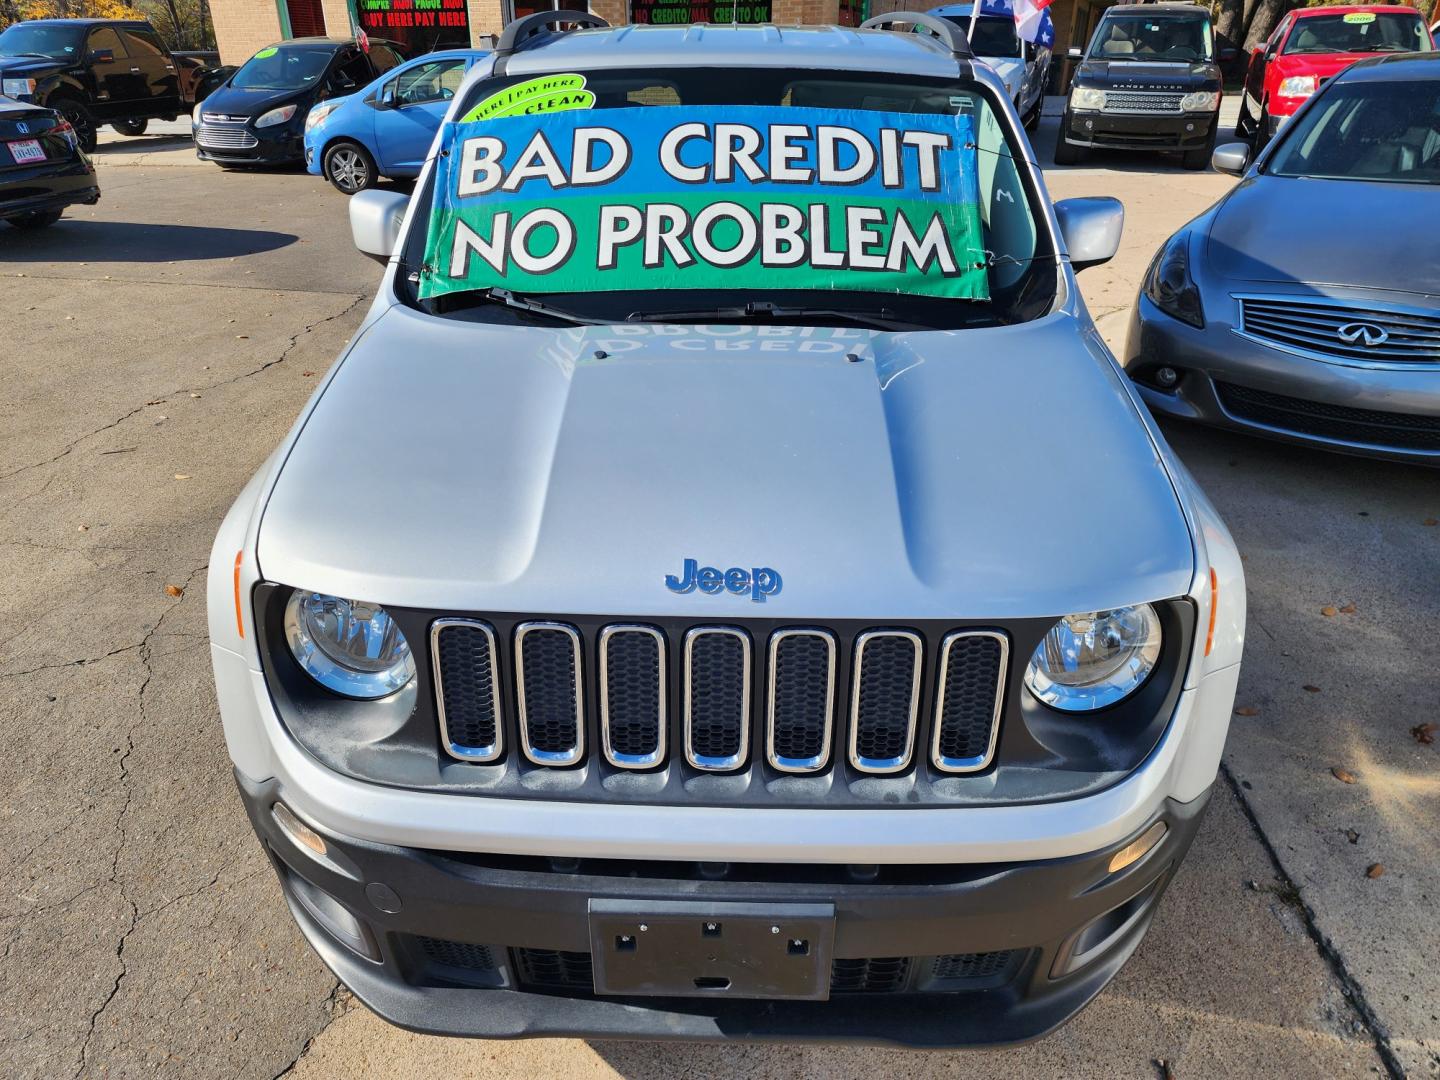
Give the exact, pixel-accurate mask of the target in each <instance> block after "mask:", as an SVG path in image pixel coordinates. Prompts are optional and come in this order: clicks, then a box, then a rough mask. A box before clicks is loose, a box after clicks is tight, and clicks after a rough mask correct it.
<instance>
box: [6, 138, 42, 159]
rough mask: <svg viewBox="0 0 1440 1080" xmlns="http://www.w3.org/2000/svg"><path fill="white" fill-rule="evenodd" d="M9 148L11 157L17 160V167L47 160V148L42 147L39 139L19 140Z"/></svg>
mask: <svg viewBox="0 0 1440 1080" xmlns="http://www.w3.org/2000/svg"><path fill="white" fill-rule="evenodd" d="M9 146H10V156H11V157H12V158H14V159H15V164H16V165H30V164H32V163H34V162H36V161H44V160H45V148H44V147H43V146H41V145H40V140H39V139H18V140H16V141H15V142H12V143H10V144H9Z"/></svg>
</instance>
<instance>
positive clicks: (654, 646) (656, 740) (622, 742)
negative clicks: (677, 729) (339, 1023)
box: [600, 625, 666, 769]
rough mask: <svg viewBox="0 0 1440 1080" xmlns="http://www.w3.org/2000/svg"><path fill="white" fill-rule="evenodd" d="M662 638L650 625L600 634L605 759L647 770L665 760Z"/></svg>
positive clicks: (618, 627)
mask: <svg viewBox="0 0 1440 1080" xmlns="http://www.w3.org/2000/svg"><path fill="white" fill-rule="evenodd" d="M665 699H666V685H665V636H664V635H663V634H662V633H661V632H660V631H659V630H656V629H655V628H654V627H650V626H627V625H615V626H607V627H605V629H604V630H602V631H601V632H600V741H601V743H602V745H603V747H604V751H605V760H606V761H608V762H610V764H611V765H614V766H616V767H618V768H621V769H648V768H650V767H651V766H654V765H657V764H659V763H660V762H661V761H663V760H664V759H665Z"/></svg>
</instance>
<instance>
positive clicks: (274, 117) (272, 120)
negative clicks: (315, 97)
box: [255, 105, 297, 128]
mask: <svg viewBox="0 0 1440 1080" xmlns="http://www.w3.org/2000/svg"><path fill="white" fill-rule="evenodd" d="M296 107H297V106H294V105H281V106H280V108H278V109H271V110H270V111H269V112H267V113H265V114H264V115H263V116H261V117H260V119H259V120H256V121H255V126H256V127H257V128H263V127H275V126H276V125H277V124H283V123H285V121H286V120H289V119H290V118H291V117H292V116H294V115H295V109H296Z"/></svg>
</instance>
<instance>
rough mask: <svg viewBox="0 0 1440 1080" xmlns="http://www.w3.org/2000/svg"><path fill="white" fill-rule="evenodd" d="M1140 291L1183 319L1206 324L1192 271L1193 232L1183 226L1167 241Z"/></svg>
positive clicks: (1198, 324) (1153, 301)
mask: <svg viewBox="0 0 1440 1080" xmlns="http://www.w3.org/2000/svg"><path fill="white" fill-rule="evenodd" d="M1140 288H1141V291H1142V292H1143V293H1144V294H1145V295H1146V297H1148V298H1149V300H1150V302H1151V303H1153V304H1154V305H1155V306H1156V307H1158V308H1159V309H1160V310H1161V311H1163V312H1165V314H1167V315H1173V316H1174V317H1175V318H1177V319H1179V320H1180V321H1181V322H1187V323H1189V324H1190V325H1191V326H1196V327H1200V328H1202V329H1203V328H1204V326H1205V312H1204V309H1203V308H1202V307H1201V305H1200V289H1199V288H1198V287H1197V286H1196V284H1195V279H1194V277H1193V276H1192V275H1191V273H1190V233H1189V232H1187V231H1184V230H1181V231H1180V232H1178V233H1176V234H1175V235H1174V236H1172V237H1170V239H1169V240H1167V241H1165V246H1164V247H1163V248H1161V249H1160V253H1159V254H1158V255H1156V256H1155V261H1154V262H1152V263H1151V264H1150V269H1149V270H1147V271H1146V272H1145V281H1144V284H1142V285H1141V287H1140Z"/></svg>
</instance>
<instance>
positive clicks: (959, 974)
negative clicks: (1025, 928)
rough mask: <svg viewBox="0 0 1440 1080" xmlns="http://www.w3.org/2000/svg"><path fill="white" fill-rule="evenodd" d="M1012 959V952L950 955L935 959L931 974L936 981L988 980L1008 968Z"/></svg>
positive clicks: (1013, 953) (1013, 955) (1013, 954)
mask: <svg viewBox="0 0 1440 1080" xmlns="http://www.w3.org/2000/svg"><path fill="white" fill-rule="evenodd" d="M1014 957H1015V952H1014V950H1006V951H1004V952H981V953H952V954H950V955H949V956H937V957H935V967H934V968H933V969H932V972H931V973H932V974H933V975H934V976H935V978H937V979H989V978H993V977H994V976H996V975H999V974H1000V973H1001V972H1002V971H1004V970H1005V969H1006V968H1008V967H1009V966H1010V961H1011V960H1013V959H1014Z"/></svg>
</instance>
